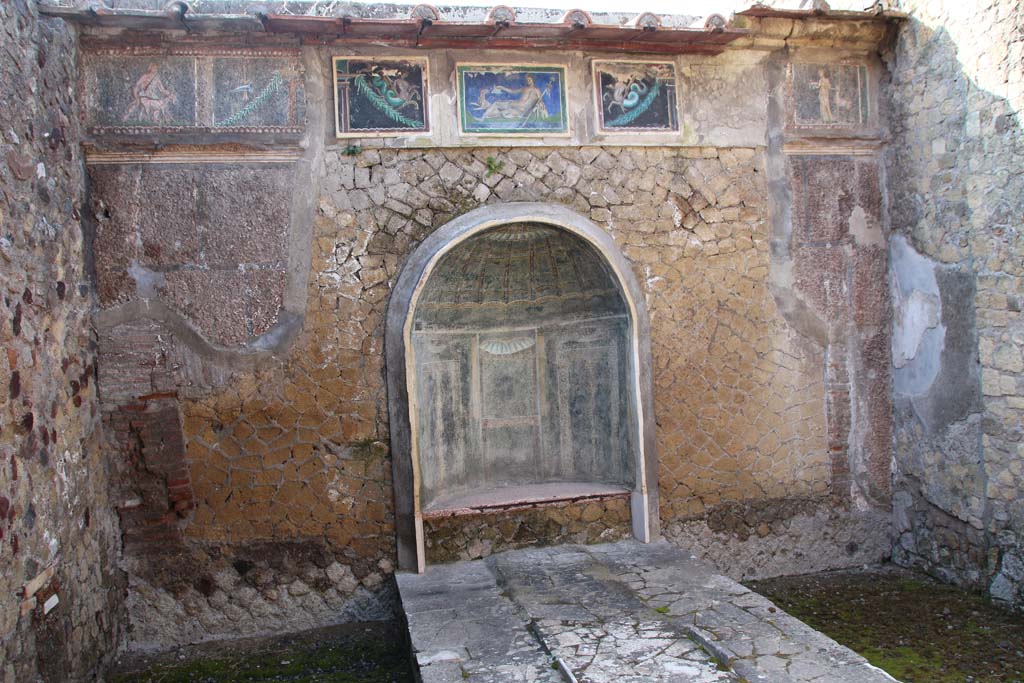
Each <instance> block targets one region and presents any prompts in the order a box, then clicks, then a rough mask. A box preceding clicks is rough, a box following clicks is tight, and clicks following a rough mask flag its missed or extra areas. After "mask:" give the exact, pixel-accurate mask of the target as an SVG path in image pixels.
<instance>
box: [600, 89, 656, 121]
mask: <svg viewBox="0 0 1024 683" xmlns="http://www.w3.org/2000/svg"><path fill="white" fill-rule="evenodd" d="M659 92H661V83H660V82H658V81H654V85H652V86H651V89H650V90H648V91H647V95H646V96H644V98H643V99H642V100H640V104H638V105H637V106H636V108H635V109H632V110H630V111H627V112H625V113H624V114H620V115H619V116H618V117H616V118H614V119H612V120H611V121H606V122H605V124H604V125H605V126H607V127H609V128H614V127H618V126H628V125H629V124H631V123H633V122H634V121H636V120H637V119H638V118H639V117H640V115H641V114H643V113H644V112H645V111H647V110H648V109H650V108H651V105H652V104H654V100H655V98H657V97H658V93H659Z"/></svg>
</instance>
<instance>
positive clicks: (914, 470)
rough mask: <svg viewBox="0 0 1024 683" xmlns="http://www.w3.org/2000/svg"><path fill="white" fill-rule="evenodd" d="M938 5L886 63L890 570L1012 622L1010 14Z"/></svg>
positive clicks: (1017, 290) (1023, 586)
mask: <svg viewBox="0 0 1024 683" xmlns="http://www.w3.org/2000/svg"><path fill="white" fill-rule="evenodd" d="M904 4H905V5H910V4H912V3H904ZM922 4H923V3H922ZM942 4H943V3H932V4H931V5H930V6H927V7H922V14H925V13H931V15H932V16H928V17H927V18H926V19H925V20H921V19H918V18H914V19H911V20H910V21H908V22H907V23H906V24H905V26H904V27H903V29H902V30H901V32H900V35H899V37H898V39H897V40H896V43H895V45H894V49H893V51H892V53H890V54H889V55H887V61H888V63H889V68H890V77H891V83H890V86H891V87H890V90H889V93H890V99H889V106H890V107H891V111H890V112H889V113H890V120H891V125H892V133H893V141H892V145H891V146H890V148H889V152H888V159H887V163H888V174H889V178H890V182H889V185H890V196H891V207H892V209H891V218H892V227H893V234H894V237H893V239H892V242H891V263H892V270H891V277H892V291H893V307H894V328H893V346H892V352H893V365H894V369H893V389H894V407H895V437H894V482H893V490H894V496H893V505H894V527H895V528H894V531H895V536H896V545H895V547H894V550H893V558H894V560H895V561H896V562H898V563H900V564H903V565H907V566H914V567H917V568H920V569H924V570H925V571H927V572H928V573H930V574H932V575H934V576H937V577H939V578H941V579H943V580H945V581H949V582H952V583H957V584H960V585H963V586H967V587H971V588H975V589H979V590H984V591H987V592H988V593H989V594H990V595H991V596H992V597H993V598H995V599H997V600H999V601H1002V602H1005V603H1008V604H1011V605H1014V606H1016V607H1017V608H1021V607H1024V497H1022V495H1021V494H1022V493H1024V447H1022V436H1024V429H1022V427H1021V425H1022V424H1024V398H1022V396H1024V380H1022V376H1021V372H1022V371H1024V360H1022V353H1021V352H1022V347H1024V322H1022V320H1021V315H1020V309H1021V299H1022V297H1021V285H1022V280H1021V277H1022V275H1024V244H1022V239H1021V228H1022V216H1024V175H1022V173H1021V171H1022V168H1021V166H1022V163H1021V159H1022V158H1024V157H1022V153H1024V136H1022V135H1021V120H1020V113H1019V109H1020V100H1021V97H1022V96H1024V64H1022V61H1024V58H1022V54H1024V36H1021V35H1020V29H1019V26H1020V25H1021V22H1020V20H1021V19H1022V18H1024V11H1022V10H1021V9H1020V8H1019V7H1017V8H1016V9H1014V5H1015V3H1011V2H1001V3H994V6H995V8H993V9H990V10H986V11H988V12H997V11H998V6H999V5H1002V6H1004V7H1003V8H1002V9H1003V15H1004V19H1003V20H1002V21H999V20H997V19H993V20H992V21H988V20H989V19H990V18H992V17H995V14H991V13H990V14H986V13H985V11H983V12H980V13H979V14H978V16H972V17H971V21H970V22H956V21H954V19H955V17H953V16H951V14H952V12H953V10H943V9H939V6H940V5H942ZM907 9H911V10H913V9H914V8H913V7H907ZM956 11H959V10H956ZM942 12H944V14H936V13H942ZM1014 14H1015V15H1016V17H1017V20H1016V21H1014V20H1013V16H1014ZM933 20H934V21H935V24H938V23H939V22H941V23H942V25H943V28H939V29H934V28H932V27H931V26H929V25H928V23H926V22H929V23H931V22H932V21H933ZM986 22H987V23H986ZM1014 25H1016V26H1017V27H1018V28H1017V29H1016V34H1015V33H1014V28H1013V27H1014ZM951 32H952V33H951ZM971 32H975V33H976V35H977V37H978V39H977V40H969V39H966V38H965V36H966V37H967V38H969V37H970V34H971ZM954 34H957V35H954ZM1014 41H1016V42H1014ZM999 51H1002V54H1001V55H999V54H996V53H997V52H999ZM983 84H984V86H989V87H988V89H987V88H986V87H983ZM993 88H995V89H999V90H1002V93H1000V94H997V93H994V92H992V89H993ZM1015 102H1016V103H1015Z"/></svg>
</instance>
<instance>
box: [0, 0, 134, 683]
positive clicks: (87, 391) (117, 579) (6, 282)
mask: <svg viewBox="0 0 1024 683" xmlns="http://www.w3.org/2000/svg"><path fill="white" fill-rule="evenodd" d="M0 43H2V44H3V50H2V51H0V83H2V84H3V86H2V90H3V95H2V97H0V320H2V321H3V322H2V328H0V346H2V347H3V348H4V351H5V352H4V354H3V357H2V360H0V567H2V568H3V569H2V571H0V680H3V681H12V682H13V681H36V680H42V681H87V680H95V679H96V676H97V675H98V673H99V671H100V670H101V668H102V666H103V665H104V663H105V662H107V661H108V660H109V659H110V657H111V656H112V655H113V654H114V653H115V652H116V649H117V645H118V643H119V640H120V637H121V635H122V632H123V623H124V608H123V602H124V592H125V582H124V579H123V574H122V572H120V571H119V569H118V549H119V547H120V542H119V530H118V524H117V519H116V516H115V515H114V511H113V507H112V504H111V501H110V499H109V483H108V473H107V470H108V458H109V455H110V451H109V450H108V449H107V448H106V447H105V445H104V442H103V439H102V438H101V434H100V429H99V418H98V416H99V413H98V402H97V393H96V381H95V378H96V368H97V353H96V343H95V337H94V334H93V332H92V330H91V328H90V310H91V307H92V303H93V300H94V295H93V289H92V286H91V284H90V278H89V277H88V274H87V272H86V268H85V262H86V260H85V254H86V252H87V250H88V248H89V244H88V241H87V239H86V237H85V235H84V234H83V227H82V222H81V219H80V212H81V210H82V202H83V197H84V172H83V168H82V155H81V150H80V147H79V125H78V114H77V107H76V102H75V98H74V93H75V89H76V76H77V64H78V61H77V59H78V58H77V41H76V40H75V38H74V36H73V34H72V32H71V31H70V30H69V29H68V27H67V26H65V25H64V24H63V22H60V21H56V20H52V19H46V20H41V19H40V17H39V16H38V13H37V8H36V3H35V2H31V1H30V0H13V1H12V2H4V3H2V4H0Z"/></svg>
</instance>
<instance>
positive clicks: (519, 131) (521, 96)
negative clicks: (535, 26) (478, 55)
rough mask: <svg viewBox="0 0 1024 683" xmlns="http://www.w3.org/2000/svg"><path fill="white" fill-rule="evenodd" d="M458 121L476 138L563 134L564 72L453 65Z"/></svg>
mask: <svg viewBox="0 0 1024 683" xmlns="http://www.w3.org/2000/svg"><path fill="white" fill-rule="evenodd" d="M457 71H458V87H459V122H460V125H461V130H462V132H463V133H468V134H477V135H488V134H491V135H494V134H500V135H568V134H569V119H568V116H567V114H566V106H565V67H562V66H537V65H530V66H504V65H493V64H492V65H472V66H469V65H458V66H457Z"/></svg>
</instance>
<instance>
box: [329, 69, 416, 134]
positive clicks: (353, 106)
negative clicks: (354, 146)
mask: <svg viewBox="0 0 1024 683" xmlns="http://www.w3.org/2000/svg"><path fill="white" fill-rule="evenodd" d="M334 82H335V104H336V112H335V114H336V116H335V123H336V131H337V135H338V137H346V136H347V137H351V136H362V135H396V134H401V133H416V132H426V131H428V130H429V129H430V122H429V118H428V115H427V99H428V96H427V63H426V60H424V59H414V58H394V59H392V58H383V57H382V58H376V57H375V58H373V59H358V60H357V59H348V58H345V57H335V58H334Z"/></svg>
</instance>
